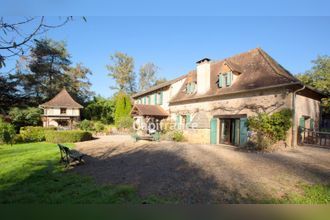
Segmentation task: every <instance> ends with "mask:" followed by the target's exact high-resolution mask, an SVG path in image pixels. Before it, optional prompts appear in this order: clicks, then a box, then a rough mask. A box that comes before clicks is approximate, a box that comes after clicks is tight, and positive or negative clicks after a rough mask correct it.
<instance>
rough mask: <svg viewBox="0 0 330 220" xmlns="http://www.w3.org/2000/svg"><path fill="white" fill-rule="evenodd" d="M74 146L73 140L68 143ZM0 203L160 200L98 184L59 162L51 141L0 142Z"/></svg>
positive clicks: (130, 190)
mask: <svg viewBox="0 0 330 220" xmlns="http://www.w3.org/2000/svg"><path fill="white" fill-rule="evenodd" d="M68 146H71V147H72V146H73V144H68ZM0 177H1V178H0V203H55V204H58V203H61V204H62V203H135V204H136V203H138V204H139V203H163V202H166V201H161V200H158V198H155V197H150V198H146V199H144V200H143V199H142V198H139V197H138V195H137V193H136V191H135V189H134V188H133V187H131V186H124V185H121V186H99V185H96V184H95V183H94V182H93V181H92V180H91V179H90V178H87V177H82V176H79V175H78V174H73V173H72V172H70V171H67V170H65V168H64V166H63V165H61V164H60V163H59V150H58V148H57V146H56V145H55V144H51V143H44V142H42V143H29V144H17V145H13V146H10V145H0Z"/></svg>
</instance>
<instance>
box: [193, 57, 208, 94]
mask: <svg viewBox="0 0 330 220" xmlns="http://www.w3.org/2000/svg"><path fill="white" fill-rule="evenodd" d="M210 61H211V60H210V59H209V58H204V59H201V60H199V61H197V62H196V64H197V68H196V69H197V94H204V93H206V92H207V91H208V90H209V89H210V81H211V79H210V77H211V62H210Z"/></svg>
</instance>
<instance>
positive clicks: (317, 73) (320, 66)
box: [297, 55, 330, 110]
mask: <svg viewBox="0 0 330 220" xmlns="http://www.w3.org/2000/svg"><path fill="white" fill-rule="evenodd" d="M312 63H313V64H314V65H313V67H312V69H311V70H308V71H306V72H305V73H303V74H298V75H297V77H298V79H300V80H301V81H302V82H303V83H305V84H307V85H310V86H312V87H314V88H316V89H318V90H320V91H322V92H323V93H325V94H327V95H330V56H327V55H325V56H318V57H317V58H316V60H313V61H312ZM322 104H323V106H325V107H327V109H328V110H329V108H330V98H325V99H323V100H322Z"/></svg>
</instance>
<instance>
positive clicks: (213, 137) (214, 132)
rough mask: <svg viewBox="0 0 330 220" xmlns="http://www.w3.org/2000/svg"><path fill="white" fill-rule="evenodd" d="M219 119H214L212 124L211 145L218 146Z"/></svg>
mask: <svg viewBox="0 0 330 220" xmlns="http://www.w3.org/2000/svg"><path fill="white" fill-rule="evenodd" d="M217 121H218V120H217V119H216V118H212V119H211V122H210V127H211V130H210V143H211V144H217Z"/></svg>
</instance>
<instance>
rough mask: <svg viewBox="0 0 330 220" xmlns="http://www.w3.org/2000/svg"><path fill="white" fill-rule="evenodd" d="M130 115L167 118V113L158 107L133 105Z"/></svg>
mask: <svg viewBox="0 0 330 220" xmlns="http://www.w3.org/2000/svg"><path fill="white" fill-rule="evenodd" d="M131 114H132V115H139V116H159V117H167V116H168V114H167V112H166V111H165V110H164V109H163V108H162V107H161V106H159V105H143V104H135V105H134V106H133V108H132V111H131Z"/></svg>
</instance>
